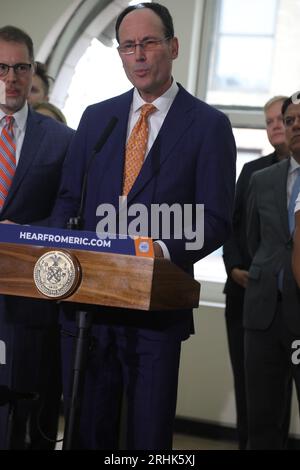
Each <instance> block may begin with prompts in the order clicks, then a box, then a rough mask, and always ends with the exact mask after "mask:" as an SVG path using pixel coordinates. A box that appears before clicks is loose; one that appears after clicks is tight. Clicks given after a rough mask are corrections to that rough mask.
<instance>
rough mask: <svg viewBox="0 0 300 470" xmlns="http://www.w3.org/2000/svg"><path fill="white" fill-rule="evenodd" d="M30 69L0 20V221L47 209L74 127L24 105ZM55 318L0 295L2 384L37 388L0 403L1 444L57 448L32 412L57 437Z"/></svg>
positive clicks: (37, 304) (25, 50)
mask: <svg viewBox="0 0 300 470" xmlns="http://www.w3.org/2000/svg"><path fill="white" fill-rule="evenodd" d="M33 74H34V56H33V44H32V40H31V38H30V37H29V36H28V35H27V34H26V33H25V32H23V31H22V30H20V29H18V28H15V27H13V26H6V27H3V28H1V29H0V85H1V87H2V88H1V90H2V93H1V103H0V134H1V137H0V154H1V155H0V210H1V214H0V217H1V222H2V223H3V222H7V221H10V222H13V223H17V224H33V223H38V221H40V220H42V219H45V218H47V217H48V216H49V215H50V212H51V210H52V206H53V203H54V200H55V197H56V193H57V190H58V186H59V182H60V175H61V169H62V164H63V161H64V157H65V155H66V152H67V148H68V146H69V143H70V140H71V138H72V135H73V131H72V130H71V129H69V128H68V127H67V126H65V125H62V124H60V123H58V122H56V121H55V120H53V119H51V118H47V117H45V116H42V115H41V114H38V113H36V112H34V111H32V110H31V109H30V108H29V106H28V104H27V101H26V100H27V96H28V94H29V92H30V89H31V85H32V76H33ZM2 95H3V96H2ZM0 229H1V226H0ZM57 319H58V311H57V306H56V305H55V304H54V303H50V302H45V301H33V300H30V299H23V298H20V297H19V298H17V297H8V296H6V297H4V296H0V339H1V340H2V341H4V342H5V343H6V358H7V363H6V364H5V365H1V366H0V384H1V385H6V386H8V387H11V388H12V389H14V390H17V391H20V392H36V393H38V394H39V396H40V399H39V400H38V401H37V402H34V403H33V402H29V401H28V402H26V401H20V402H19V403H17V404H16V406H15V407H14V410H13V411H14V412H13V415H12V416H11V415H10V414H9V407H8V406H3V407H1V408H0V447H1V448H16V449H23V448H26V447H29V448H31V449H41V448H45V449H47V448H54V445H55V444H54V443H50V442H49V441H47V440H46V439H44V437H43V436H42V434H41V433H40V432H39V429H38V425H37V423H36V420H37V419H38V416H39V421H40V423H39V424H40V428H41V429H42V431H44V433H45V434H46V435H48V437H50V438H52V439H55V437H56V431H57V423H58V416H59V404H60V396H61V386H60V369H59V366H60V358H59V331H58V321H57ZM49 395H50V396H49ZM28 430H29V432H27V431H28ZM26 435H27V437H26ZM28 436H29V442H27V439H28Z"/></svg>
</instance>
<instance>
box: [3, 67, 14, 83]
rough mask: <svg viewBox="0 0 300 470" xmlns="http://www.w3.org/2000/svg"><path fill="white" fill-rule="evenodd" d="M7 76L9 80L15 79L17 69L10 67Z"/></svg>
mask: <svg viewBox="0 0 300 470" xmlns="http://www.w3.org/2000/svg"><path fill="white" fill-rule="evenodd" d="M5 78H6V80H8V81H15V80H16V78H17V74H16V72H15V69H14V68H13V67H10V68H9V69H8V73H7V75H6V77H5Z"/></svg>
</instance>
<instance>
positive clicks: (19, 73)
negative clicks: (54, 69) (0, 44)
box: [0, 62, 34, 78]
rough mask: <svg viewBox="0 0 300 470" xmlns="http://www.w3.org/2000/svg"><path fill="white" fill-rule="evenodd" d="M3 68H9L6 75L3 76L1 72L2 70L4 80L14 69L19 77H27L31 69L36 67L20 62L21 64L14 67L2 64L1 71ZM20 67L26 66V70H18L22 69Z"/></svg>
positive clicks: (0, 76) (1, 76) (0, 75)
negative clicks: (10, 70)
mask: <svg viewBox="0 0 300 470" xmlns="http://www.w3.org/2000/svg"><path fill="white" fill-rule="evenodd" d="M1 66H5V67H7V70H6V72H5V73H4V74H2V73H1V70H0V78H4V77H6V76H7V75H8V73H9V69H14V72H15V74H16V75H17V76H24V75H26V74H27V73H29V72H30V70H31V68H32V67H34V64H31V63H29V64H28V63H25V62H19V63H17V64H14V65H8V64H3V63H0V69H1ZM20 66H26V67H25V70H22V71H20V70H18V67H20Z"/></svg>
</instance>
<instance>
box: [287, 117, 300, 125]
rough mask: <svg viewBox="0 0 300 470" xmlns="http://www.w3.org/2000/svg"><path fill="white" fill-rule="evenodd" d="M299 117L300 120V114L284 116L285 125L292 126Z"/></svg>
mask: <svg viewBox="0 0 300 470" xmlns="http://www.w3.org/2000/svg"><path fill="white" fill-rule="evenodd" d="M297 118H298V119H299V120H300V115H298V116H287V117H285V118H283V123H284V125H285V127H292V126H293V125H294V124H295V122H296V119H297Z"/></svg>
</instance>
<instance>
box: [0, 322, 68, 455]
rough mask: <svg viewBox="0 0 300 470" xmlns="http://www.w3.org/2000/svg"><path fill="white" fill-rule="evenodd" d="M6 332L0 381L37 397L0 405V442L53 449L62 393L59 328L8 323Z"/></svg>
mask: <svg viewBox="0 0 300 470" xmlns="http://www.w3.org/2000/svg"><path fill="white" fill-rule="evenodd" d="M6 333H7V335H6V344H7V351H6V356H7V364H6V365H3V366H0V383H1V384H2V385H7V386H8V387H10V388H11V389H13V390H15V391H18V392H26V393H37V394H38V395H39V399H38V400H35V401H32V400H18V401H16V402H15V403H14V404H13V405H10V406H9V405H6V406H3V407H0V437H1V442H0V446H1V448H3V449H5V448H6V449H32V450H39V449H45V450H51V449H54V447H55V442H54V441H55V439H56V435H57V429H58V419H59V411H60V401H61V393H62V386H61V370H60V332H59V328H58V327H57V326H51V327H43V328H39V327H26V326H23V325H19V326H13V325H7V331H6ZM48 439H49V440H48Z"/></svg>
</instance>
